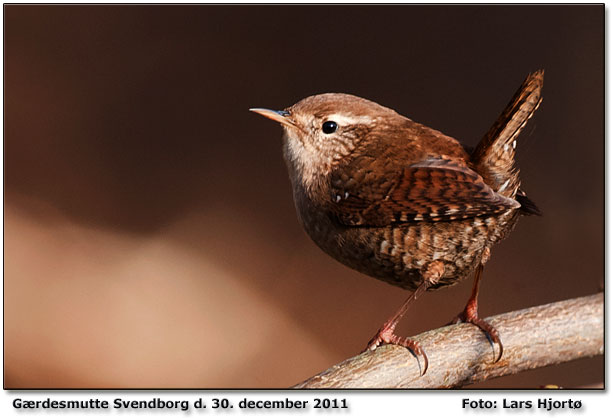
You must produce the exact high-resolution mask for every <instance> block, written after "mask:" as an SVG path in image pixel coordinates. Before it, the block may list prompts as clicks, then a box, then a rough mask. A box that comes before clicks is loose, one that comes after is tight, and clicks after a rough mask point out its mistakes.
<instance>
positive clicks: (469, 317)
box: [449, 310, 503, 363]
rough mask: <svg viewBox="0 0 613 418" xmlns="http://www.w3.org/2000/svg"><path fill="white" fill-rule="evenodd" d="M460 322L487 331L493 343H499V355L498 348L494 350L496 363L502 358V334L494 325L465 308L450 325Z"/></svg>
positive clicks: (486, 333)
mask: <svg viewBox="0 0 613 418" xmlns="http://www.w3.org/2000/svg"><path fill="white" fill-rule="evenodd" d="M460 322H466V323H468V324H473V325H476V326H477V327H479V329H481V331H483V332H484V333H485V335H486V336H487V338H488V340H490V343H492V345H498V348H499V350H498V355H496V350H494V363H497V362H498V361H499V360H500V359H501V358H502V352H503V346H502V342H501V341H500V334H498V330H497V329H496V328H494V326H492V325H491V324H490V323H488V322H486V321H484V320H483V319H481V318H479V316H478V315H477V313H476V312H472V311H468V312H467V310H464V311H463V312H461V313H460V314H459V315H458V316H456V317H455V318H454V319H453V320H452V321H451V322H450V324H449V325H451V324H459V323H460Z"/></svg>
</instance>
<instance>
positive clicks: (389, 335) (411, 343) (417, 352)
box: [364, 324, 428, 376]
mask: <svg viewBox="0 0 613 418" xmlns="http://www.w3.org/2000/svg"><path fill="white" fill-rule="evenodd" d="M394 328H395V327H390V326H388V324H385V325H384V326H383V327H382V328H381V329H380V330H379V332H377V335H375V336H374V337H373V338H372V339H371V340H370V341H369V342H368V345H367V346H366V349H365V350H364V351H368V350H370V351H374V350H375V349H376V348H377V347H379V346H380V345H382V344H394V345H399V346H402V347H405V348H407V349H409V351H411V353H412V354H413V355H414V356H415V358H417V362H418V364H419V366H420V370H421V372H420V374H419V375H420V376H423V375H424V374H426V370H428V356H427V355H426V353H425V352H424V350H422V348H421V346H420V345H419V343H418V342H417V341H415V340H412V339H410V338H408V337H400V336H398V335H396V334H394ZM419 357H421V358H422V359H423V369H422V368H421V364H420V363H419Z"/></svg>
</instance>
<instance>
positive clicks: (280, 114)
mask: <svg viewBox="0 0 613 418" xmlns="http://www.w3.org/2000/svg"><path fill="white" fill-rule="evenodd" d="M249 111H250V112H254V113H257V114H258V115H262V116H264V117H265V118H268V119H272V120H274V121H275V122H279V123H280V124H282V125H286V126H294V122H293V121H292V120H291V119H290V118H289V116H290V113H289V112H288V111H287V110H270V109H263V108H261V107H254V108H251V109H249Z"/></svg>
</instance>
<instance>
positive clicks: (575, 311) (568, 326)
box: [296, 293, 604, 388]
mask: <svg viewBox="0 0 613 418" xmlns="http://www.w3.org/2000/svg"><path fill="white" fill-rule="evenodd" d="M487 321H488V322H489V323H491V324H492V325H494V326H495V327H496V328H497V329H498V332H499V333H500V338H501V340H502V342H503V344H504V355H503V356H502V359H500V361H498V362H497V363H493V359H494V349H495V347H494V346H492V344H490V342H489V340H488V339H487V337H486V336H485V334H483V333H482V332H481V331H480V330H479V329H478V328H477V327H475V326H473V325H469V324H459V325H452V326H446V327H443V328H439V329H435V330H432V331H428V332H425V333H423V334H420V335H418V336H416V337H414V339H415V340H416V341H418V342H419V343H420V345H421V347H422V348H423V349H424V350H425V352H426V353H427V355H428V359H429V361H430V365H429V367H428V370H427V373H426V374H425V375H424V376H421V377H420V366H419V364H418V361H417V359H416V357H414V356H413V355H412V354H411V353H410V352H409V351H408V350H407V349H405V348H403V347H398V346H391V345H384V346H381V347H379V348H377V350H375V351H373V352H365V353H362V354H360V355H358V356H356V357H353V358H350V359H348V360H345V361H343V362H342V363H339V364H337V365H335V366H333V367H331V368H330V369H328V370H326V371H324V372H322V373H320V374H318V375H317V376H314V377H312V378H310V379H308V380H306V381H305V382H303V383H300V384H299V385H297V386H296V388H381V387H387V388H389V387H400V388H450V387H459V386H464V385H468V384H470V383H475V382H480V381H484V380H487V379H491V378H494V377H499V376H505V375H509V374H516V373H519V372H521V371H524V370H529V369H535V368H538V367H544V366H548V365H552V364H558V363H563V362H566V361H571V360H575V359H579V358H582V357H590V356H595V355H599V354H603V352H604V346H603V344H604V343H603V340H604V327H603V323H604V297H603V294H602V293H598V294H595V295H591V296H585V297H580V298H576V299H571V300H567V301H563V302H557V303H551V304H548V305H542V306H537V307H533V308H529V309H524V310H520V311H515V312H509V313H505V314H502V315H497V316H493V317H490V318H487Z"/></svg>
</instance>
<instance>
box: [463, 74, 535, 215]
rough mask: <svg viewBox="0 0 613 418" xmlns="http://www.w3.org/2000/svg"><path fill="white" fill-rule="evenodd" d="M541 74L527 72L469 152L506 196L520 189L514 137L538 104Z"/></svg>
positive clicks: (490, 180)
mask: <svg viewBox="0 0 613 418" xmlns="http://www.w3.org/2000/svg"><path fill="white" fill-rule="evenodd" d="M544 74H545V73H544V71H543V70H539V71H536V72H535V73H532V74H530V75H528V77H527V78H526V79H525V80H524V82H523V83H522V85H521V87H520V88H519V90H517V92H516V93H515V95H514V96H513V98H512V99H511V102H510V103H509V104H508V105H507V107H506V108H505V109H504V111H503V112H502V114H501V115H500V116H499V117H498V119H497V120H496V122H495V123H494V125H493V126H492V127H491V128H490V130H489V131H488V132H487V134H485V136H484V137H483V139H482V140H481V142H480V143H479V145H477V148H475V150H474V151H473V153H472V156H471V162H472V164H473V165H474V166H475V168H476V169H477V171H478V172H479V173H480V174H481V175H482V176H483V178H484V180H485V182H486V183H487V184H488V185H489V186H490V187H491V188H492V189H494V191H496V192H498V193H499V194H501V195H503V196H505V197H510V198H516V195H517V194H518V191H519V186H520V181H519V170H518V169H517V168H516V167H515V146H516V144H517V142H516V138H517V136H518V135H519V133H520V132H521V130H522V129H523V128H524V126H526V123H527V122H528V119H530V118H531V117H532V115H533V114H534V112H535V111H536V109H538V107H539V105H540V104H541V101H542V97H541V90H542V88H543V77H544ZM520 195H523V193H520ZM523 196H525V195H523ZM535 207H536V206H535Z"/></svg>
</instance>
